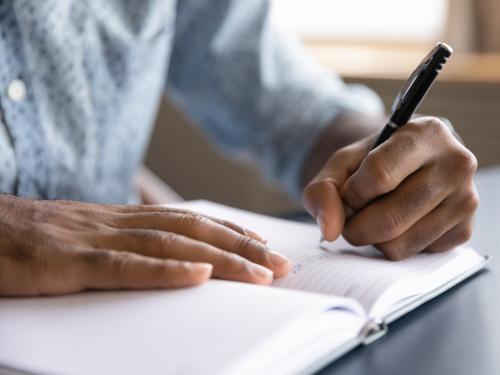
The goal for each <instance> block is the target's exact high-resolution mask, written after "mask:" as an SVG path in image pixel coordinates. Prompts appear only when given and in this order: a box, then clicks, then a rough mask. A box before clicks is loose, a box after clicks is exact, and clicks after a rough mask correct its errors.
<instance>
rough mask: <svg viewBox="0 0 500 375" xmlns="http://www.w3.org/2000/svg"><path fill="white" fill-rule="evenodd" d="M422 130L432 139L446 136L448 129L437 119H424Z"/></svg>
mask: <svg viewBox="0 0 500 375" xmlns="http://www.w3.org/2000/svg"><path fill="white" fill-rule="evenodd" d="M422 128H423V130H424V131H425V132H427V133H428V134H429V135H430V136H432V137H439V138H441V137H443V136H448V133H449V132H448V127H447V126H446V124H445V123H444V122H443V121H441V120H440V119H439V118H437V117H426V118H425V122H424V124H423V127H422Z"/></svg>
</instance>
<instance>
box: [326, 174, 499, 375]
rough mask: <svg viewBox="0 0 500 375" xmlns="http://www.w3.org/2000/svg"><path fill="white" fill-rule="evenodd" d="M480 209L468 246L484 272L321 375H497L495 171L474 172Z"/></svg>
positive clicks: (423, 307) (338, 361) (497, 202)
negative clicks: (485, 261) (485, 257)
mask: <svg viewBox="0 0 500 375" xmlns="http://www.w3.org/2000/svg"><path fill="white" fill-rule="evenodd" d="M476 184H477V187H478V190H479V196H480V200H481V203H480V206H479V209H478V213H477V218H476V227H475V230H474V234H473V236H472V238H471V240H470V242H469V245H470V246H472V247H474V248H475V249H476V250H477V251H478V252H480V253H483V254H490V255H492V256H493V259H492V261H491V263H490V264H489V266H488V268H487V270H485V271H482V272H481V273H479V274H478V275H476V276H474V277H473V278H472V279H469V280H467V281H465V282H464V283H462V284H460V285H458V286H456V287H455V288H453V289H451V290H450V291H448V292H446V293H445V294H443V295H442V296H440V297H438V298H436V299H434V300H432V301H430V302H428V303H427V304H425V305H424V306H422V307H420V308H418V309H417V310H414V311H412V312H411V313H409V314H408V315H406V316H404V317H402V318H400V319H399V320H397V321H396V322H394V323H392V324H391V325H390V326H389V332H388V333H387V335H386V336H384V337H382V338H381V339H379V340H378V341H376V342H375V343H373V344H371V345H369V346H360V347H358V348H357V349H355V350H353V351H352V352H350V353H348V354H346V355H345V356H344V357H342V358H340V359H338V360H337V361H336V362H334V363H332V364H331V365H329V366H328V367H326V368H324V369H323V370H322V371H320V374H322V375H326V374H336V375H355V374H356V375H358V374H373V375H375V374H384V375H390V374H405V375H411V374H426V375H430V374H454V375H461V374H464V375H465V374H481V375H482V374H500V322H499V320H500V280H499V278H498V275H499V273H500V254H499V253H498V250H499V249H500V191H499V190H500V168H488V169H484V170H481V171H479V172H478V174H477V178H476Z"/></svg>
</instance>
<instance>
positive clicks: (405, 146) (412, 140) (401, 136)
mask: <svg viewBox="0 0 500 375" xmlns="http://www.w3.org/2000/svg"><path fill="white" fill-rule="evenodd" d="M393 139H394V141H393V142H387V145H386V149H387V150H388V151H390V152H391V154H393V155H401V156H403V155H405V154H407V153H408V152H410V151H412V150H415V149H417V148H418V147H419V145H420V144H419V142H418V136H417V135H416V134H414V132H413V131H412V129H411V128H410V129H408V130H407V129H406V127H403V128H401V129H400V131H399V132H396V133H394V135H393Z"/></svg>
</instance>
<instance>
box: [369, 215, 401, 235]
mask: <svg viewBox="0 0 500 375" xmlns="http://www.w3.org/2000/svg"><path fill="white" fill-rule="evenodd" d="M400 222H401V216H400V214H399V213H398V212H397V210H395V209H388V210H387V211H386V212H385V213H382V214H381V215H378V218H377V219H376V221H375V227H376V231H377V233H379V236H380V237H382V238H384V239H386V240H388V239H392V238H394V237H396V235H397V234H398V231H399V228H400Z"/></svg>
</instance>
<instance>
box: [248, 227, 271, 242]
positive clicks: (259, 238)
mask: <svg viewBox="0 0 500 375" xmlns="http://www.w3.org/2000/svg"><path fill="white" fill-rule="evenodd" d="M245 232H247V234H248V236H249V237H252V238H253V239H254V240H257V241H259V242H262V243H263V244H267V238H264V237H262V236H261V235H260V234H258V233H257V232H254V231H253V230H250V229H245Z"/></svg>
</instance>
